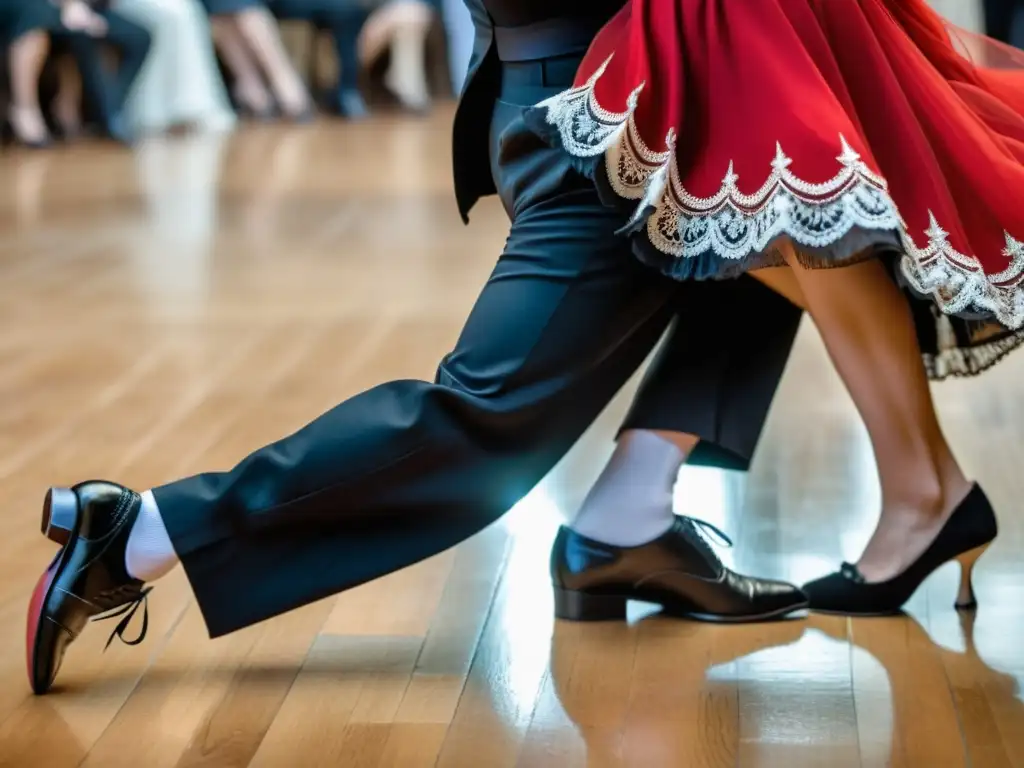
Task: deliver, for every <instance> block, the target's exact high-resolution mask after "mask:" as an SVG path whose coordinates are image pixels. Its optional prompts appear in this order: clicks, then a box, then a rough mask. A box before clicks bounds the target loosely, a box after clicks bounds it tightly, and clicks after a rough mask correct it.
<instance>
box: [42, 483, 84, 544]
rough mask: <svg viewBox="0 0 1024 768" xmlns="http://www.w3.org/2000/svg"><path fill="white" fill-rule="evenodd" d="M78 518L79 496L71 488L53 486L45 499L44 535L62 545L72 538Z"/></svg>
mask: <svg viewBox="0 0 1024 768" xmlns="http://www.w3.org/2000/svg"><path fill="white" fill-rule="evenodd" d="M77 518H78V497H77V496H75V492H74V491H72V490H71V489H69V488H51V489H50V490H48V491H47V492H46V499H45V500H44V501H43V520H42V525H41V526H40V527H41V529H42V532H43V535H44V536H46V538H48V539H49V540H50V541H52V542H55V543H57V544H60V545H61V546H62V547H63V546H64V545H65V544H67V543H68V540H69V539H70V538H71V531H73V530H74V528H75V522H76V521H77Z"/></svg>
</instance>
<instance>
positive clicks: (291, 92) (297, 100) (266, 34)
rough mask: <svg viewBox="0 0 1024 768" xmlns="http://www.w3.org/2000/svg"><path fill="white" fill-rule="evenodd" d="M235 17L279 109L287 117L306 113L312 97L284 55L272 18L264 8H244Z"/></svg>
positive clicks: (285, 53)
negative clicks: (268, 83)
mask: <svg viewBox="0 0 1024 768" xmlns="http://www.w3.org/2000/svg"><path fill="white" fill-rule="evenodd" d="M235 20H236V23H237V26H238V30H239V31H240V33H241V36H242V38H243V39H244V40H245V44H246V46H247V47H248V49H249V51H250V52H251V53H252V54H253V55H254V56H255V57H256V60H257V61H258V62H259V64H260V68H261V69H262V70H263V73H264V74H265V75H266V76H267V80H269V81H270V89H271V90H272V91H273V92H274V98H275V99H277V103H278V104H279V105H280V106H281V110H282V111H283V112H284V113H285V114H287V115H289V116H291V117H297V116H299V115H302V114H304V113H305V112H307V111H308V110H309V109H310V107H311V106H312V100H311V99H310V96H309V93H308V92H307V91H306V86H305V84H304V83H303V82H302V78H301V77H299V73H298V72H296V70H295V66H294V65H293V64H292V62H291V60H290V59H289V58H288V54H287V52H286V51H285V49H284V44H283V43H282V42H281V35H280V34H279V33H278V29H277V22H276V21H275V20H274V17H273V16H271V15H270V12H269V11H267V9H266V8H262V7H260V8H246V9H245V10H244V11H241V12H239V13H238V14H237V15H236V17H235Z"/></svg>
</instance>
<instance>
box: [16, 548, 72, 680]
mask: <svg viewBox="0 0 1024 768" xmlns="http://www.w3.org/2000/svg"><path fill="white" fill-rule="evenodd" d="M63 554H64V553H63V552H59V553H57V556H56V557H55V558H54V559H53V562H52V563H50V567H49V568H47V569H46V570H45V571H44V572H43V575H42V576H40V577H39V581H37V582H36V588H35V589H34V590H33V592H32V599H31V600H29V603H28V622H27V625H26V627H25V668H26V670H27V671H28V683H29V685H30V686H32V690H33V691H36V692H37V693H38V692H40V687H41V686H40V685H39V683H40V682H41V681H37V680H36V676H35V668H36V664H35V661H36V656H37V655H38V653H39V648H38V647H37V643H38V641H39V628H40V627H41V626H42V622H43V606H45V605H46V601H47V600H48V599H49V597H50V592H51V591H52V587H53V581H54V579H56V578H57V573H58V571H60V563H61V560H63V557H62V556H63ZM46 687H48V684H47V686H46Z"/></svg>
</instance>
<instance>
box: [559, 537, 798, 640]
mask: <svg viewBox="0 0 1024 768" xmlns="http://www.w3.org/2000/svg"><path fill="white" fill-rule="evenodd" d="M698 526H700V527H701V528H704V529H706V530H709V531H712V532H714V533H715V534H716V535H718V536H720V537H721V538H722V539H723V540H724V541H725V542H726V543H731V542H729V539H728V537H727V536H726V535H725V534H724V533H722V532H721V531H719V530H718V529H717V528H715V527H714V526H712V525H711V524H710V523H705V522H704V521H702V520H693V519H691V518H687V517H677V518H676V520H675V522H674V523H673V524H672V527H671V528H670V529H669V530H668V532H666V533H665V534H663V535H662V536H660V537H658V538H657V539H655V540H654V541H652V542H650V543H648V544H643V545H641V546H639V547H615V546H611V545H608V544H603V543H601V542H599V541H594V540H593V539H589V538H587V537H586V536H581V535H580V534H578V533H576V532H575V531H573V530H571V529H569V528H567V527H565V526H563V527H562V528H561V529H560V530H559V532H558V536H557V537H556V538H555V544H554V547H553V549H552V551H551V578H552V581H553V583H554V588H555V616H556V617H557V618H559V619H568V620H571V621H610V620H623V619H625V618H626V602H627V601H628V600H642V601H644V602H649V603H658V604H659V605H661V606H662V608H663V609H664V613H665V614H666V615H669V616H677V617H681V618H689V619H698V620H700V621H719V622H752V621H764V620H767V619H773V618H778V617H782V616H785V615H786V614H789V613H792V612H793V611H797V610H801V609H804V608H807V605H808V600H807V596H806V595H805V594H804V593H803V592H802V591H801V590H800V589H799V588H798V587H796V586H794V585H793V584H787V583H785V582H781V581H771V580H768V579H755V578H751V577H749V576H741V575H740V574H738V573H735V572H734V571H731V570H729V569H728V568H726V567H725V566H724V565H723V564H722V562H721V561H720V560H719V559H718V557H717V556H716V555H715V553H714V552H713V551H712V550H711V547H710V545H709V544H708V542H707V541H706V540H705V539H704V537H703V536H702V535H701V533H700V531H699V530H698Z"/></svg>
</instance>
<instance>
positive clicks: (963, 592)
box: [953, 544, 989, 611]
mask: <svg viewBox="0 0 1024 768" xmlns="http://www.w3.org/2000/svg"><path fill="white" fill-rule="evenodd" d="M988 547H989V545H988V544H985V545H983V546H980V547H975V548H974V549H972V550H971V551H970V552H964V553H963V554H962V555H960V556H959V557H957V559H956V560H957V562H958V563H960V591H959V592H957V596H956V602H955V603H954V604H953V607H955V608H956V609H957V610H958V611H970V610H973V609H975V608H977V607H978V600H977V598H976V597H975V595H974V583H973V581H972V576H973V574H974V566H975V564H976V563H977V562H978V558H979V557H981V556H982V555H983V554H985V550H987V549H988Z"/></svg>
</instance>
